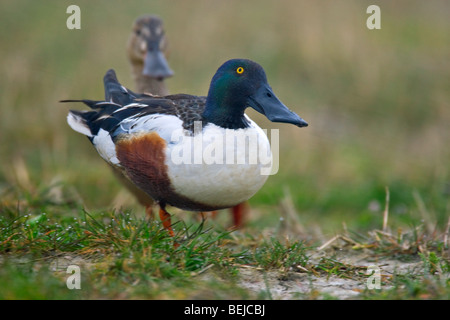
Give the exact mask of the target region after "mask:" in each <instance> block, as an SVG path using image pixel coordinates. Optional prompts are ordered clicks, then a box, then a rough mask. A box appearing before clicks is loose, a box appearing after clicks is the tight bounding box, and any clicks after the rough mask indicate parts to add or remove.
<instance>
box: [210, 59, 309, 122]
mask: <svg viewBox="0 0 450 320" xmlns="http://www.w3.org/2000/svg"><path fill="white" fill-rule="evenodd" d="M247 107H252V108H253V109H255V110H256V111H258V112H260V113H262V114H264V115H265V116H266V117H267V118H268V119H269V120H270V121H273V122H285V123H291V124H294V125H296V126H298V127H306V126H307V125H308V124H307V123H306V121H304V120H303V119H302V118H300V117H299V116H298V115H297V114H296V113H294V112H292V111H291V110H289V109H288V108H287V107H286V106H285V105H284V104H283V103H282V102H281V101H280V100H279V99H278V98H277V97H276V95H275V94H274V93H273V91H272V88H271V87H270V86H269V84H268V83H267V77H266V73H265V72H264V69H263V68H262V67H261V66H260V65H259V64H257V63H256V62H253V61H251V60H247V59H232V60H228V61H227V62H225V63H224V64H223V65H222V66H221V67H220V68H219V69H218V70H217V72H216V74H215V75H214V77H213V78H212V80H211V85H210V87H209V92H208V97H207V99H206V108H205V111H204V113H203V117H204V118H205V119H206V120H207V121H209V122H212V123H214V124H216V125H218V126H221V127H224V128H228V129H239V128H246V127H248V125H249V124H248V121H247V119H246V118H245V117H244V111H245V109H246V108H247Z"/></svg>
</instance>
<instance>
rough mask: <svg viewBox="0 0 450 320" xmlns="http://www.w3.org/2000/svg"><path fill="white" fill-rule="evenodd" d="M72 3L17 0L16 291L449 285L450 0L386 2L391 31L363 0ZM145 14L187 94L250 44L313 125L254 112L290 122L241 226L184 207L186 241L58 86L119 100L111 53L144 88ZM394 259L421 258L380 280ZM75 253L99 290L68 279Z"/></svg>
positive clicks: (4, 234) (38, 294)
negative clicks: (374, 281) (133, 31)
mask: <svg viewBox="0 0 450 320" xmlns="http://www.w3.org/2000/svg"><path fill="white" fill-rule="evenodd" d="M69 4H71V3H65V2H58V4H54V3H52V4H51V5H50V3H46V2H43V3H41V2H40V3H37V2H35V1H27V0H20V1H14V2H2V3H1V4H0V26H1V27H2V30H7V32H2V33H1V34H0V41H1V43H7V44H8V45H4V46H2V47H1V48H0V61H2V63H1V64H0V72H1V74H2V77H0V114H1V117H0V163H1V168H0V231H1V232H0V265H1V267H0V283H1V284H2V285H1V286H0V298H3V299H19V298H22V299H57V298H63V299H96V298H108V299H114V298H125V299H128V298H129V299H132V298H149V299H167V298H172V299H185V298H198V299H253V298H262V299H270V298H273V299H277V298H279V297H286V296H283V295H282V294H283V291H282V290H281V289H280V290H278V289H279V286H281V287H283V286H282V284H284V285H287V284H288V286H289V287H290V288H292V291H294V292H295V293H296V295H293V296H287V297H288V298H292V297H294V298H302V299H328V298H330V299H331V298H342V297H341V296H339V295H337V296H336V295H335V294H333V292H328V291H327V292H322V291H320V290H319V289H318V288H319V285H318V284H317V283H318V281H321V280H322V279H325V280H327V281H329V282H328V283H331V282H333V281H335V280H336V279H337V280H339V281H350V282H351V283H352V286H354V289H355V290H356V291H355V292H357V293H358V294H359V295H358V296H357V298H361V299H448V297H449V282H448V275H449V270H448V261H449V242H448V241H449V240H448V235H449V231H448V230H449V228H448V221H449V212H450V211H449V210H450V202H449V195H450V192H449V181H450V172H449V168H450V165H449V164H450V163H449V159H450V149H449V148H448V145H449V141H450V131H449V129H448V123H449V121H450V106H449V101H450V96H449V95H450V91H449V90H448V88H449V87H450V83H449V77H448V74H449V72H450V68H449V64H448V57H447V55H446V52H448V43H450V34H449V32H448V30H450V25H449V21H448V15H447V14H446V13H447V12H448V9H449V8H448V7H449V5H448V4H446V3H443V2H439V1H427V2H426V4H425V3H423V2H421V1H413V2H408V3H406V2H405V3H403V2H401V1H400V2H398V3H397V2H396V3H392V2H391V1H378V2H377V4H378V5H379V6H380V8H381V12H382V29H381V30H377V31H369V30H368V29H367V28H366V27H365V19H366V18H367V15H366V13H365V10H366V8H367V5H366V4H365V3H363V2H361V1H356V0H355V1H346V2H345V3H335V2H333V1H326V2H325V3H320V4H319V3H315V2H312V1H294V0H282V1H280V2H276V3H275V2H272V1H257V2H256V1H245V2H242V1H228V2H227V3H226V4H225V3H222V2H220V3H215V4H214V5H211V4H210V3H209V2H194V1H175V3H174V4H171V5H167V4H166V2H165V1H152V2H151V4H149V3H148V2H139V1H136V2H133V3H127V4H124V3H122V2H119V1H112V2H111V1H110V2H108V5H105V3H104V2H95V3H91V2H88V1H78V3H77V5H79V6H80V8H81V12H82V13H81V15H82V23H81V24H82V29H81V30H76V31H75V30H68V29H67V28H66V27H65V22H66V19H67V16H68V15H67V14H66V13H65V11H66V8H67V6H68V5H69ZM193 8H194V9H195V10H193ZM146 12H151V13H157V14H159V15H160V16H161V17H162V18H163V19H164V21H165V25H166V33H167V35H168V37H169V41H170V48H171V54H170V57H169V63H170V65H171V68H172V69H173V70H175V72H176V76H175V77H173V78H172V79H170V80H169V81H168V86H169V90H170V92H172V93H177V92H185V93H193V94H201V95H203V94H205V93H206V92H207V88H208V84H209V81H210V79H211V76H212V75H213V73H214V72H215V70H216V69H217V67H218V66H219V65H220V64H221V63H222V62H223V61H225V60H226V59H229V58H234V57H245V58H250V59H253V60H255V61H257V62H259V63H260V64H262V65H263V66H264V68H265V70H266V72H267V75H268V79H269V82H270V84H271V86H272V88H273V89H274V91H275V92H276V94H277V96H278V97H280V99H281V100H282V101H283V102H284V103H285V104H286V105H288V106H290V107H291V108H292V109H293V110H295V111H296V112H297V113H299V115H300V116H302V117H303V118H304V119H305V120H307V121H308V123H310V126H309V127H308V128H306V129H301V130H299V129H298V128H293V127H290V126H287V125H275V124H272V123H269V122H268V121H267V120H266V119H264V117H262V116H261V115H258V114H256V112H252V111H249V115H250V116H251V117H252V118H254V119H255V120H256V121H257V122H258V123H259V124H260V125H261V126H262V127H263V128H268V129H270V128H279V129H280V170H279V172H278V174H277V175H274V176H271V177H270V178H269V179H268V181H267V183H266V184H265V186H264V187H263V188H262V189H261V190H260V191H259V192H258V193H257V194H256V195H255V196H254V197H253V198H252V199H251V200H250V205H251V208H252V212H251V215H250V217H249V221H248V224H247V227H246V228H245V229H243V230H240V231H237V232H231V233H230V232H228V231H226V227H227V226H228V224H229V223H230V221H229V220H230V217H229V216H228V214H226V213H221V214H220V215H219V216H218V218H217V220H212V219H207V221H206V222H204V223H202V222H200V221H199V220H198V219H196V217H195V215H192V214H190V213H183V212H179V211H174V212H175V213H176V214H175V216H176V217H177V223H176V224H175V226H174V227H175V230H176V232H177V240H178V241H179V242H180V243H181V245H180V247H179V248H173V246H172V242H173V241H172V239H170V238H169V237H168V236H167V234H166V233H165V232H164V231H163V230H162V228H161V225H160V223H159V222H158V221H153V222H149V221H147V220H146V219H145V218H144V217H143V210H142V208H140V207H139V206H138V205H137V204H136V202H135V201H134V200H133V199H131V198H130V197H129V195H127V194H126V193H125V192H124V191H123V190H122V189H121V187H120V185H119V184H118V183H117V181H116V180H115V179H114V177H113V175H111V172H110V170H109V168H107V166H105V165H104V163H103V162H102V161H101V159H99V157H98V155H97V154H96V152H95V151H94V150H93V148H92V147H91V146H90V144H89V143H88V141H86V140H85V139H83V138H82V137H81V136H79V135H77V134H76V133H74V132H72V131H71V130H70V128H68V126H67V124H66V122H65V117H66V113H67V108H68V107H70V106H65V105H60V104H58V103H57V101H59V100H61V99H69V98H91V99H97V98H101V96H102V92H103V88H102V82H101V79H102V76H103V74H104V72H105V71H106V70H107V69H109V68H114V69H116V71H117V74H118V76H119V79H120V80H121V82H122V83H123V84H124V85H126V86H127V87H130V88H131V89H132V88H133V82H132V78H131V75H130V68H129V66H128V62H127V60H126V56H125V43H126V41H127V38H128V33H129V32H130V28H131V23H132V21H133V20H134V19H135V18H136V17H137V16H139V15H140V14H143V13H146ZM186 12H189V14H186ZM230 21H232V22H233V23H230ZM386 190H388V191H389V195H390V196H389V201H386ZM386 208H387V209H388V214H389V215H388V223H387V225H383V216H384V214H385V212H386ZM319 248H320V249H321V250H318V249H319ZM356 257H358V258H360V257H362V258H361V259H363V261H364V262H365V263H364V264H362V263H360V262H359V260H358V259H357V258H356ZM392 259H393V260H395V261H396V262H398V263H400V264H404V265H409V264H410V263H414V264H415V265H414V268H413V267H411V270H406V271H405V270H404V269H398V270H397V269H389V268H388V267H387V266H386V267H382V290H368V289H366V287H365V285H364V281H365V279H366V278H367V275H366V274H365V271H366V270H365V268H366V267H367V264H366V263H369V262H374V263H376V264H380V265H383V261H391V260H392ZM71 263H73V264H79V265H81V266H82V276H83V281H82V290H68V289H67V287H66V285H65V280H66V278H67V274H66V273H65V271H66V270H65V269H66V266H67V265H68V264H71ZM389 266H390V265H389ZM386 268H388V269H386ZM246 276H248V277H249V278H250V280H251V279H259V280H258V285H257V286H256V287H255V286H252V285H253V284H252V282H251V281H250V280H249V281H247V280H246ZM260 276H261V277H260ZM337 280H336V281H337ZM255 281H256V280H255ZM298 282H299V283H308V285H306V286H303V287H297V286H296V283H298ZM329 286H332V285H331V284H330V285H329ZM305 287H306V288H307V289H305V290H303V289H302V288H305ZM277 290H278V291H277ZM347 297H348V296H347ZM351 297H355V296H351Z"/></svg>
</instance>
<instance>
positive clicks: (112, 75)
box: [103, 69, 138, 106]
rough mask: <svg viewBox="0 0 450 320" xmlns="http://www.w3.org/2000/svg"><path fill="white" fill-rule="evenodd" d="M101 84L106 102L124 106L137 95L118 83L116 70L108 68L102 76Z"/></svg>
mask: <svg viewBox="0 0 450 320" xmlns="http://www.w3.org/2000/svg"><path fill="white" fill-rule="evenodd" d="M103 84H104V86H105V100H106V101H108V102H113V103H117V104H120V105H123V106H124V105H127V104H130V103H132V102H133V101H134V99H136V97H137V96H138V95H137V94H136V93H134V92H133V91H131V90H129V89H127V88H125V87H124V86H123V85H121V84H120V82H119V80H117V76H116V72H115V71H114V70H113V69H109V70H108V71H107V72H106V74H105V76H104V77H103Z"/></svg>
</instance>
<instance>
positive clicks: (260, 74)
mask: <svg viewBox="0 0 450 320" xmlns="http://www.w3.org/2000/svg"><path fill="white" fill-rule="evenodd" d="M104 83H105V92H106V97H107V98H106V101H92V100H78V101H82V102H84V103H85V104H86V105H88V106H89V107H90V108H91V109H92V110H88V111H75V110H72V111H70V112H69V115H68V118H67V121H68V123H69V125H70V126H71V127H72V129H74V130H75V131H77V132H79V133H82V134H84V135H86V136H87V137H88V138H89V140H90V141H91V142H92V144H93V145H94V147H95V148H96V149H97V151H98V153H99V154H100V156H101V157H102V158H103V159H104V160H105V161H106V162H108V163H109V164H111V165H112V166H114V167H116V168H118V169H119V170H121V171H122V172H123V174H124V175H125V176H126V177H127V178H128V179H129V180H130V181H131V182H133V183H134V184H135V185H136V186H137V187H139V188H140V189H142V190H143V191H145V192H146V193H147V194H148V195H150V196H151V198H152V199H154V200H155V201H156V202H157V203H158V204H159V206H160V210H159V213H160V218H161V220H162V222H163V225H164V227H165V228H166V229H167V230H168V231H169V233H170V235H172V236H173V235H174V232H173V230H172V228H171V222H170V214H169V213H168V212H167V211H166V205H172V206H174V207H178V208H181V209H184V210H189V211H213V210H219V209H224V208H230V207H233V206H235V205H237V204H239V203H242V202H244V201H246V200H248V199H249V198H250V197H252V196H253V195H254V194H255V193H256V192H257V191H258V190H259V189H260V188H261V187H262V186H263V184H264V183H265V181H266V180H267V177H268V175H267V173H266V174H263V170H262V169H263V168H264V166H266V165H267V163H268V162H267V157H268V158H269V162H270V161H271V153H270V144H269V141H268V139H267V136H266V135H265V133H264V131H263V130H262V129H261V128H260V127H258V125H257V124H256V123H255V122H253V121H252V120H251V119H250V118H249V117H248V116H246V115H245V109H246V108H247V107H249V106H250V107H252V108H254V109H255V110H257V111H258V112H260V113H262V114H264V115H265V116H266V117H267V118H268V119H269V120H271V121H273V122H284V123H291V124H294V125H296V126H298V127H305V126H307V125H308V124H307V123H306V122H305V121H304V120H303V119H302V118H300V117H299V116H298V115H297V114H295V113H294V112H292V111H290V110H289V109H288V108H287V107H286V106H285V105H284V104H283V103H282V102H281V101H280V100H279V99H278V98H277V97H276V96H275V94H274V93H273V91H272V89H271V88H270V86H269V84H268V82H267V78H266V74H265V72H264V69H263V68H262V67H261V66H260V65H259V64H257V63H255V62H253V61H250V60H246V59H232V60H229V61H227V62H225V63H224V64H223V65H222V66H221V67H220V68H219V69H218V70H217V72H216V73H215V75H214V76H213V78H212V80H211V84H210V88H209V91H208V96H207V97H199V96H193V95H187V94H176V95H169V96H165V97H153V96H147V95H144V94H135V93H133V92H132V91H130V90H128V89H126V88H125V87H123V86H121V85H120V83H119V82H118V81H117V78H116V75H115V73H114V71H113V70H109V71H108V72H107V73H106V75H105V78H104ZM69 101H77V100H66V101H65V102H69ZM229 137H231V139H229ZM241 138H244V141H248V143H247V142H244V143H238V142H237V143H235V140H238V141H239V140H240V141H242V139H241ZM247 138H248V140H245V139H247ZM250 141H252V142H250ZM211 145H212V147H211ZM261 150H262V152H261ZM267 150H269V153H267ZM207 151H208V152H207ZM264 151H265V152H264ZM230 154H231V156H229V155H230ZM264 158H266V159H264ZM211 159H212V160H211ZM230 159H231V161H230ZM269 164H270V163H269Z"/></svg>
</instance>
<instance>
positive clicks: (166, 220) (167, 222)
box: [159, 205, 180, 248]
mask: <svg viewBox="0 0 450 320" xmlns="http://www.w3.org/2000/svg"><path fill="white" fill-rule="evenodd" d="M159 218H160V219H161V222H162V224H163V227H164V229H166V230H167V232H169V235H170V236H171V237H175V232H173V229H172V222H171V215H170V213H168V212H167V211H166V208H165V206H164V205H160V206H159ZM173 246H174V248H178V247H179V246H180V244H179V243H178V242H176V241H174V243H173Z"/></svg>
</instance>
